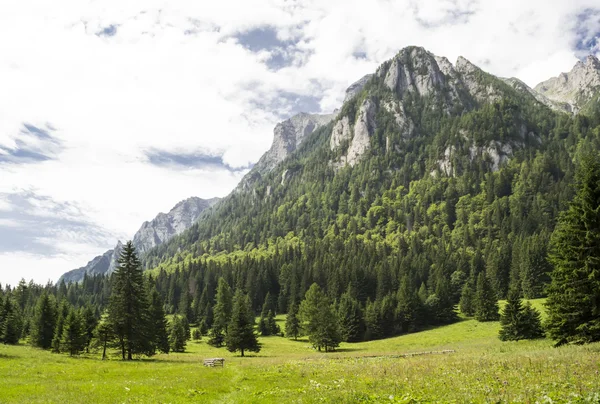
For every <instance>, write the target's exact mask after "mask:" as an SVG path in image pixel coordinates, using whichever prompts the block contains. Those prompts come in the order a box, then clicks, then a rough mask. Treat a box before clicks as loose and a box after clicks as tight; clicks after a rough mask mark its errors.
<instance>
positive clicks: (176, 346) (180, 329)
mask: <svg viewBox="0 0 600 404" xmlns="http://www.w3.org/2000/svg"><path fill="white" fill-rule="evenodd" d="M186 343H187V336H186V331H185V326H184V325H183V317H181V316H179V315H175V316H173V319H172V320H171V327H170V332H169V344H170V347H171V351H173V352H185V346H186Z"/></svg>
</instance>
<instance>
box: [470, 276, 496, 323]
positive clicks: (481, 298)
mask: <svg viewBox="0 0 600 404" xmlns="http://www.w3.org/2000/svg"><path fill="white" fill-rule="evenodd" d="M475 318H476V319H477V321H498V320H499V319H500V313H499V312H498V299H497V298H496V293H495V292H494V290H493V289H492V285H491V284H490V281H489V279H488V278H487V276H486V275H485V273H483V272H482V273H480V274H479V276H478V277H477V291H476V293H475Z"/></svg>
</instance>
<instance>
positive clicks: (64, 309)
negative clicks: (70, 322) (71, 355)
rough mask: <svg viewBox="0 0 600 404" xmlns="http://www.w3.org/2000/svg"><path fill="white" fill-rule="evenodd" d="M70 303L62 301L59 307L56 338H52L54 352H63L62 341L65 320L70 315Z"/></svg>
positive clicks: (55, 329)
mask: <svg viewBox="0 0 600 404" xmlns="http://www.w3.org/2000/svg"><path fill="white" fill-rule="evenodd" d="M69 310H70V307H69V303H67V301H66V300H64V299H63V300H62V301H61V302H60V304H59V305H58V315H57V318H56V327H55V328H54V337H53V338H52V352H54V353H60V352H61V341H62V335H63V327H64V325H65V320H66V319H67V316H68V315H69Z"/></svg>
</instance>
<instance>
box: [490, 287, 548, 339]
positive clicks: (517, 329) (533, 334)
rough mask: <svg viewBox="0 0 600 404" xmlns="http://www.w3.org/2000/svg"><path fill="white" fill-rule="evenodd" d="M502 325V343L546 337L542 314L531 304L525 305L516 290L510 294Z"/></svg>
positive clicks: (502, 315) (501, 318)
mask: <svg viewBox="0 0 600 404" xmlns="http://www.w3.org/2000/svg"><path fill="white" fill-rule="evenodd" d="M500 325H501V329H500V332H499V335H498V337H499V338H500V339H501V340H502V341H519V340H522V339H535V338H542V337H543V336H544V331H543V329H542V323H541V318H540V313H539V312H538V311H537V310H536V309H534V308H533V307H532V306H531V303H529V302H527V303H526V304H525V305H523V303H522V302H521V297H520V296H519V292H518V290H516V289H513V290H511V291H510V292H509V294H508V300H507V302H506V305H505V306H504V309H503V310H502V314H501V316H500Z"/></svg>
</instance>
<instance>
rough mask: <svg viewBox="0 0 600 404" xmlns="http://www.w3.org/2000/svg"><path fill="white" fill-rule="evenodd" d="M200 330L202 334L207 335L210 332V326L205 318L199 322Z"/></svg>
mask: <svg viewBox="0 0 600 404" xmlns="http://www.w3.org/2000/svg"><path fill="white" fill-rule="evenodd" d="M198 331H200V335H206V334H207V333H208V327H207V326H206V322H205V321H204V320H201V321H200V323H199V324H198Z"/></svg>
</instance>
